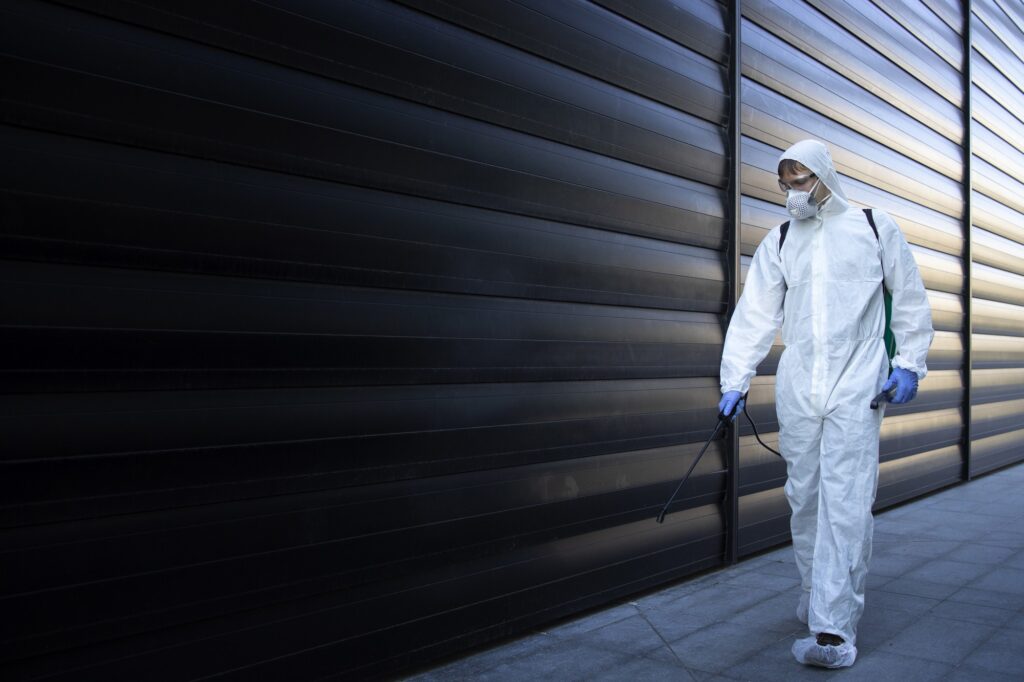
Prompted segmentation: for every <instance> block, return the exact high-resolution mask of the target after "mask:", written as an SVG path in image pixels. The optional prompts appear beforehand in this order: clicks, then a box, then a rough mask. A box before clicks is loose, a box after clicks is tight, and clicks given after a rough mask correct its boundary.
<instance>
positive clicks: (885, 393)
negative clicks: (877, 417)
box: [871, 386, 896, 410]
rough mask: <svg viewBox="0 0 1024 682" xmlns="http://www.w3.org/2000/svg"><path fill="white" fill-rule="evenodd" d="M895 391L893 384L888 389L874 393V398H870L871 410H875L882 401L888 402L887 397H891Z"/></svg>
mask: <svg viewBox="0 0 1024 682" xmlns="http://www.w3.org/2000/svg"><path fill="white" fill-rule="evenodd" d="M895 391H896V387H895V386H893V387H892V388H890V389H889V390H888V391H882V392H881V393H879V394H878V395H876V396H875V397H874V398H872V399H871V409H872V410H877V409H878V404H879V403H882V402H886V403H887V402H889V398H891V397H892V394H893V393H894V392H895Z"/></svg>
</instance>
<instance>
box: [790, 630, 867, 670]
mask: <svg viewBox="0 0 1024 682" xmlns="http://www.w3.org/2000/svg"><path fill="white" fill-rule="evenodd" d="M793 657H794V658H795V659H796V660H797V661H799V662H800V663H803V664H804V665H817V666H820V667H822V668H849V667H850V666H851V665H853V662H854V661H856V660H857V647H855V646H854V645H852V644H850V643H849V642H843V643H842V644H840V645H839V646H821V645H820V644H818V638H817V637H807V638H805V639H798V640H796V641H795V642H793Z"/></svg>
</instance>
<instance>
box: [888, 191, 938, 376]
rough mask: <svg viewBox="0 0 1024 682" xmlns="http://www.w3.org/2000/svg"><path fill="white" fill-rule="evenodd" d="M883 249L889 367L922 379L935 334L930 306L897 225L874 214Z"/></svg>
mask: <svg viewBox="0 0 1024 682" xmlns="http://www.w3.org/2000/svg"><path fill="white" fill-rule="evenodd" d="M874 215H875V223H876V224H877V226H878V239H879V244H880V246H881V249H882V271H883V276H884V278H885V286H886V288H888V289H889V292H890V293H891V294H892V322H891V325H890V326H891V328H892V333H893V336H894V337H895V339H896V357H894V358H893V361H892V366H893V367H900V368H903V369H907V370H910V371H911V372H914V373H915V374H917V378H918V379H923V378H924V377H925V375H926V374H927V373H928V365H927V363H926V360H927V358H928V347H929V346H930V345H931V343H932V338H933V337H934V335H935V332H934V330H933V329H932V312H931V305H930V303H929V302H928V293H927V292H926V291H925V288H924V282H922V281H921V274H920V273H919V272H918V270H917V263H916V262H915V261H914V254H913V252H912V251H911V250H910V247H909V246H908V245H907V242H906V240H905V239H904V238H903V233H902V232H900V228H899V226H898V225H897V224H896V221H894V220H893V219H892V218H891V217H890V216H889V215H888V214H887V213H885V212H883V211H875V212H874Z"/></svg>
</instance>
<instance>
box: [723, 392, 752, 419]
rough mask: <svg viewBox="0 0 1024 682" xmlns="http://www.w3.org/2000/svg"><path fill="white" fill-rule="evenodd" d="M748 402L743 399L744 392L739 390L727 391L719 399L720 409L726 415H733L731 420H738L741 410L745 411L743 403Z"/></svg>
mask: <svg viewBox="0 0 1024 682" xmlns="http://www.w3.org/2000/svg"><path fill="white" fill-rule="evenodd" d="M745 403H746V401H745V400H743V394H742V393H740V392H739V391H728V392H726V393H725V394H724V395H723V396H722V399H721V400H720V401H718V411H719V413H721V414H724V415H726V416H729V415H732V418H731V419H730V420H729V421H733V422H734V421H736V417H738V416H739V414H740V412H742V411H743V405H744V404H745Z"/></svg>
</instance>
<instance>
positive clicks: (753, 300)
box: [719, 140, 933, 668]
mask: <svg viewBox="0 0 1024 682" xmlns="http://www.w3.org/2000/svg"><path fill="white" fill-rule="evenodd" d="M779 185H780V188H781V189H782V190H783V191H785V192H787V201H786V207H787V209H788V211H789V213H790V215H791V216H792V220H791V221H789V225H788V229H787V230H786V237H785V238H784V241H782V244H781V248H780V239H781V238H782V226H778V227H775V228H774V229H773V230H772V231H771V232H770V233H769V234H768V235H767V236H766V237H765V238H764V240H763V241H762V242H761V244H760V246H758V248H757V251H756V253H755V254H754V258H753V261H752V262H751V265H750V270H749V272H748V274H747V278H746V283H745V286H744V289H743V295H742V296H741V298H740V301H739V304H738V305H737V307H736V310H735V313H734V314H733V317H732V320H731V321H730V323H729V330H728V333H727V334H726V339H725V347H724V350H723V352H722V366H721V387H722V393H723V397H722V400H721V402H720V403H719V410H720V411H721V412H724V413H725V414H727V415H729V414H731V415H733V416H734V418H735V415H736V414H738V413H739V411H740V410H741V409H742V406H743V396H745V395H746V393H747V390H748V388H749V386H750V380H751V379H752V378H753V376H754V373H755V370H756V368H757V366H758V364H760V362H761V361H762V360H763V359H764V357H765V355H767V353H768V351H769V350H770V349H771V346H772V343H773V341H774V338H775V334H776V331H777V330H778V328H779V327H780V326H781V327H782V341H783V343H784V345H785V350H784V351H783V353H782V358H781V360H780V361H779V366H778V371H777V373H776V384H775V405H776V410H777V413H778V419H779V446H780V450H781V451H782V455H783V457H784V458H785V460H786V469H787V475H788V478H787V481H786V487H785V492H786V498H787V499H788V500H789V504H790V507H791V509H792V518H791V530H792V535H793V550H794V554H795V556H796V564H797V567H798V569H799V571H800V577H801V582H802V586H803V593H802V597H801V599H800V603H799V604H798V606H797V616H798V617H799V618H800V620H801V621H803V622H806V623H807V625H808V628H809V630H810V635H811V636H810V637H808V638H805V639H799V640H797V641H796V642H795V643H794V644H793V655H794V656H795V657H796V659H797V660H798V661H800V662H801V663H805V664H810V665H819V666H823V667H827V668H841V667H846V666H850V665H853V662H854V660H856V657H857V648H856V641H857V622H858V620H859V619H860V616H861V613H862V612H863V609H864V585H865V581H866V579H867V570H868V560H869V559H870V556H871V537H872V527H873V526H872V524H873V522H872V516H871V507H872V505H873V504H874V500H875V493H876V489H877V482H878V436H879V430H880V428H881V422H882V414H883V411H884V406H880V408H879V409H878V410H872V409H870V403H871V399H872V398H873V397H874V396H875V395H877V394H878V393H879V391H880V389H881V390H890V389H895V392H894V395H892V396H891V397H889V400H890V401H891V402H896V403H902V402H907V401H909V400H911V399H912V398H913V397H914V395H916V392H917V383H918V380H920V379H922V378H924V376H925V373H926V372H927V368H926V366H925V358H926V356H927V353H928V346H929V345H930V344H931V341H932V336H933V331H932V324H931V312H930V308H929V304H928V296H927V294H926V292H925V289H924V285H923V283H922V282H921V276H920V274H919V273H918V270H917V266H916V264H915V262H914V257H913V255H912V254H911V252H910V249H909V247H908V246H907V243H906V241H905V240H904V238H903V235H902V234H901V233H900V230H899V227H898V226H897V225H896V223H895V222H894V221H893V219H892V218H890V217H889V216H888V215H886V214H885V213H884V212H882V211H877V210H876V211H873V212H872V216H873V218H874V223H875V227H876V228H877V233H878V234H877V237H876V236H875V231H874V229H872V226H871V224H870V222H869V220H868V217H867V214H866V213H865V212H864V211H863V210H862V209H860V208H856V207H854V206H851V205H850V203H849V202H848V201H847V198H846V196H845V194H844V193H843V189H842V186H841V185H840V183H839V177H838V174H837V173H836V170H835V167H834V165H833V163H832V158H831V156H830V155H829V152H828V149H827V148H826V147H825V145H824V144H822V143H821V142H818V141H816V140H804V141H802V142H798V143H796V144H795V145H793V146H792V147H790V148H789V149H787V150H786V151H785V152H784V153H783V154H782V156H781V157H780V159H779ZM883 282H884V286H885V288H887V289H888V291H889V293H890V294H891V296H892V318H891V323H890V327H891V329H892V332H893V335H894V336H895V340H896V346H897V349H898V352H897V354H896V355H895V357H894V358H893V359H892V368H893V369H892V373H891V374H889V357H888V353H887V351H886V348H885V345H884V342H883V336H884V333H885V304H884V299H883ZM887 375H888V377H887Z"/></svg>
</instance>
